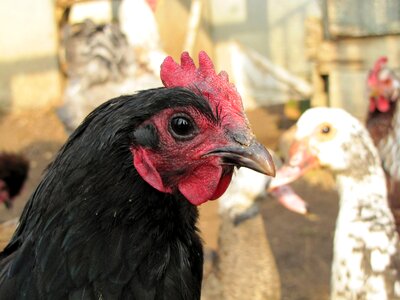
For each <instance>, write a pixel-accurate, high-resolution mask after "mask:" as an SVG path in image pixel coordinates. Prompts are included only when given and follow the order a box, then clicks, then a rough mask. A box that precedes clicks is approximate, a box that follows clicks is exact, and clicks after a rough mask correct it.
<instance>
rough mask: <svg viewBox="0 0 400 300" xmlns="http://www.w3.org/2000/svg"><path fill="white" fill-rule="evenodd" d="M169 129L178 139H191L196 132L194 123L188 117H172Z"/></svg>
mask: <svg viewBox="0 0 400 300" xmlns="http://www.w3.org/2000/svg"><path fill="white" fill-rule="evenodd" d="M169 127H170V132H171V134H172V135H173V136H174V137H175V138H178V139H187V138H191V137H192V136H193V135H194V134H195V132H196V127H195V125H194V124H193V121H192V120H191V119H190V118H189V117H187V116H174V117H172V119H171V121H170V126H169Z"/></svg>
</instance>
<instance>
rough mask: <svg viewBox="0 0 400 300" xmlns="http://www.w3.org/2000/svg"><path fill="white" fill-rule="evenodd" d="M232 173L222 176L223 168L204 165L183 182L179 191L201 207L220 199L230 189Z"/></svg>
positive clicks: (179, 186)
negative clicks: (209, 201) (207, 202)
mask: <svg viewBox="0 0 400 300" xmlns="http://www.w3.org/2000/svg"><path fill="white" fill-rule="evenodd" d="M232 173H233V170H232V171H231V172H229V173H226V174H224V175H222V167H221V166H219V165H213V164H204V165H202V166H199V167H198V168H196V169H195V170H194V172H193V173H192V174H191V175H190V176H189V177H187V178H185V179H183V180H181V182H180V183H179V185H178V189H179V191H180V192H181V193H182V194H183V195H184V196H185V197H186V199H188V200H189V201H190V202H191V203H192V204H193V205H200V204H202V203H204V202H206V201H208V200H215V199H217V198H218V197H220V196H221V195H222V194H223V193H224V192H225V191H226V189H227V188H228V186H229V183H230V181H231V178H232Z"/></svg>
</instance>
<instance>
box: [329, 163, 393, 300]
mask: <svg viewBox="0 0 400 300" xmlns="http://www.w3.org/2000/svg"><path fill="white" fill-rule="evenodd" d="M336 179H337V184H338V188H339V194H340V209H339V214H338V218H337V222H336V231H335V240H334V254H333V256H334V257H333V264H332V287H331V288H332V290H331V299H353V298H354V296H355V295H357V297H358V296H360V297H361V296H362V295H364V296H365V295H366V294H368V295H370V296H371V295H373V296H377V298H376V299H392V298H391V297H390V295H394V294H393V293H394V286H395V282H396V281H397V280H398V271H397V270H396V268H395V266H394V260H395V259H394V257H395V256H398V250H397V246H398V236H397V233H396V230H395V224H394V219H393V216H392V213H391V211H390V209H389V206H388V203H387V192H386V183H385V177H384V174H383V171H382V168H381V167H380V165H379V162H378V164H375V165H374V164H372V165H369V166H365V170H364V176H358V177H354V176H351V174H341V175H337V178H336ZM357 297H356V298H357ZM366 298H368V297H366ZM354 299H355V298H354ZM357 299H358V298H357ZM371 299H372V298H371ZM374 299H375V298H374ZM396 299H397V298H396Z"/></svg>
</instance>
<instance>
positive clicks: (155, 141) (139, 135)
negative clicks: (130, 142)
mask: <svg viewBox="0 0 400 300" xmlns="http://www.w3.org/2000/svg"><path fill="white" fill-rule="evenodd" d="M133 138H134V140H135V143H136V144H137V145H141V146H143V147H148V148H152V149H156V148H157V147H158V145H159V142H160V138H159V136H158V133H157V129H156V128H155V127H154V125H153V124H146V125H143V126H141V127H139V128H137V129H136V130H135V131H134V132H133Z"/></svg>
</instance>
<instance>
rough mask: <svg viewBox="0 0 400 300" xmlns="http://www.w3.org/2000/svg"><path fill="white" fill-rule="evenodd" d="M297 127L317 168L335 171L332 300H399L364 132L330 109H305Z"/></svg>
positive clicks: (399, 256) (386, 216)
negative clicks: (336, 201)
mask: <svg viewBox="0 0 400 300" xmlns="http://www.w3.org/2000/svg"><path fill="white" fill-rule="evenodd" d="M327 126H329V130H327V129H326V128H327ZM297 127H298V129H297V133H296V139H297V140H299V141H306V143H307V145H308V146H307V147H308V149H309V150H308V151H310V153H312V155H315V157H316V158H317V159H318V161H319V163H320V165H322V166H325V167H328V168H329V169H331V170H332V171H333V172H334V173H335V175H336V181H337V185H338V189H339V194H340V209H339V214H338V218H337V222H336V230H335V238H334V254H333V255H334V258H333V263H332V279H331V280H332V281H331V299H334V300H339V299H343V300H344V299H346V300H349V299H371V300H372V299H374V300H389V299H400V273H399V272H400V252H399V238H398V235H397V233H396V227H395V222H394V218H393V215H392V213H391V211H390V208H389V205H388V203H387V190H386V183H385V176H384V172H383V170H382V167H381V161H380V158H379V154H378V152H377V149H376V148H375V146H374V144H373V141H372V139H371V137H370V136H369V134H368V132H367V130H366V129H365V128H364V126H363V125H362V124H361V123H360V122H359V121H358V120H356V119H355V118H354V117H352V116H351V115H349V114H348V113H346V112H345V111H343V110H341V109H333V108H330V109H329V108H314V109H310V110H308V111H306V112H305V113H304V114H303V116H302V117H301V118H300V119H299V121H298V123H297Z"/></svg>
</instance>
